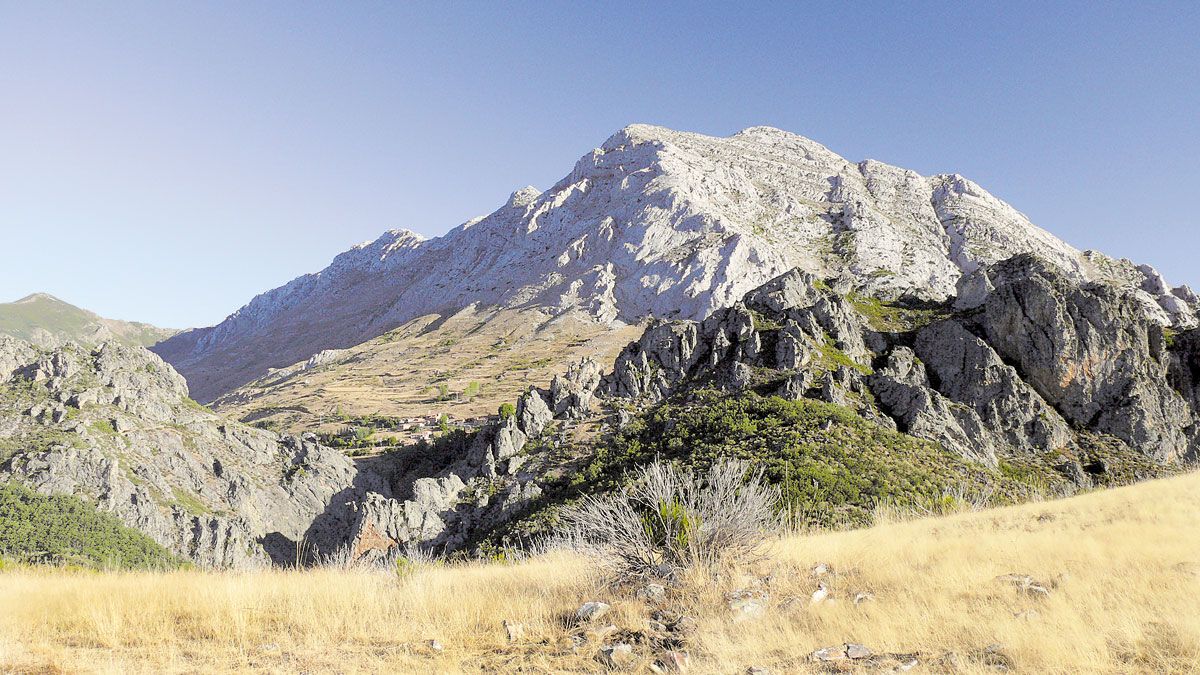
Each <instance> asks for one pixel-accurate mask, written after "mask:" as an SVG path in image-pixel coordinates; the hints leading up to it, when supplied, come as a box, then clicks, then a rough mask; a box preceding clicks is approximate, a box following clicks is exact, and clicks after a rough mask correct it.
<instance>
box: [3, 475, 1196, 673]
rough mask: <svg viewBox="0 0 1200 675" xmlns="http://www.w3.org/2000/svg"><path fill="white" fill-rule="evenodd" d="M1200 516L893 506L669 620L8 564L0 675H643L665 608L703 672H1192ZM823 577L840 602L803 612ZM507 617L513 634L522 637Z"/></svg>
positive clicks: (1129, 510) (480, 588) (460, 587)
mask: <svg viewBox="0 0 1200 675" xmlns="http://www.w3.org/2000/svg"><path fill="white" fill-rule="evenodd" d="M1198 514H1200V474H1194V473H1193V474H1189V475H1186V476H1182V477H1177V478H1172V479H1168V480H1159V481H1151V482H1147V483H1142V484H1140V485H1136V486H1131V487H1125V488H1120V489H1116V490H1107V491H1104V492H1098V493H1092V494H1086V495H1082V496H1078V497H1074V498H1071V499H1065V500H1059V501H1053V502H1045V503H1036V504H1026V505H1023V506H1017V507H1009V508H1003V509H993V510H987V511H982V512H973V513H972V512H968V513H963V514H959V515H950V516H946V517H940V518H928V519H923V520H915V521H911V522H904V521H902V522H888V520H889V518H890V516H889V515H888V514H887V513H881V514H880V515H881V516H882V517H883V519H884V520H883V523H882V524H878V525H876V526H875V527H872V528H870V529H864V530H856V531H852V532H838V533H823V534H810V535H801V536H789V537H785V538H784V539H782V540H780V541H779V542H778V543H777V544H776V545H774V546H773V548H772V551H771V553H770V556H769V558H768V559H767V560H766V561H765V562H764V563H763V564H762V565H761V566H759V567H757V568H756V569H754V570H751V571H750V572H752V574H753V576H743V577H741V578H738V579H730V580H727V581H726V582H724V583H721V584H714V585H711V586H707V587H704V588H703V589H702V590H685V591H680V592H679V593H678V594H673V595H670V596H668V599H667V600H666V602H665V605H664V606H663V607H661V608H659V607H656V606H655V605H654V604H653V603H652V601H648V600H644V599H640V598H637V597H634V596H633V594H632V593H630V592H629V591H623V590H620V589H613V588H611V587H606V586H605V585H603V584H602V583H601V582H600V580H599V579H598V578H597V576H596V574H595V573H594V571H593V570H592V569H591V568H590V567H589V566H588V564H587V562H586V561H584V560H582V559H579V558H574V557H569V556H564V555H561V554H551V555H548V556H544V557H540V558H535V559H533V560H529V561H526V562H520V563H517V564H511V563H508V564H479V563H475V564H460V565H452V566H449V567H447V566H442V565H423V566H422V565H418V566H417V567H416V568H415V570H413V571H410V573H408V574H406V575H405V576H403V577H401V578H399V579H397V577H396V575H395V573H394V572H363V571H347V570H338V569H328V568H327V569H319V570H310V571H304V572H295V571H275V572H260V573H257V574H252V575H240V574H239V575H233V574H221V573H206V572H197V571H191V572H173V573H167V574H148V573H137V574H123V575H98V576H97V575H88V576H79V575H74V574H69V573H67V574H64V573H62V572H58V571H54V570H35V569H11V568H10V569H8V570H6V571H3V572H0V617H3V618H4V620H3V621H0V670H11V671H16V672H43V671H45V672H49V671H56V672H58V671H66V672H90V671H92V670H93V669H94V668H95V666H96V664H97V663H103V664H105V665H106V667H107V668H110V669H112V670H116V671H120V672H152V671H153V672H180V671H186V672H194V671H203V672H244V671H248V670H256V671H276V670H279V671H284V670H286V671H309V672H322V671H333V670H337V671H341V672H385V671H389V672H418V671H420V672H445V673H457V672H464V673H474V672H516V671H530V672H578V673H585V672H604V668H603V666H601V665H600V663H599V662H598V661H597V655H598V654H599V653H600V650H601V647H602V646H603V645H605V644H611V643H612V642H615V641H617V640H624V641H628V642H631V643H632V644H634V645H635V647H634V651H633V657H634V660H633V665H632V666H631V669H632V670H633V671H635V672H646V670H645V669H646V668H647V667H648V666H649V664H650V663H651V662H652V661H654V660H655V658H656V657H657V656H658V655H659V654H660V653H661V650H662V649H663V648H662V647H658V648H657V649H656V648H655V647H654V645H657V644H660V643H659V642H658V640H660V639H661V638H660V637H658V636H659V634H658V633H657V632H656V631H657V630H658V628H657V627H656V626H655V624H654V623H653V619H652V617H653V616H656V614H655V612H656V611H663V610H665V611H666V612H667V613H671V612H674V613H676V615H678V614H682V615H684V616H687V617H689V618H688V621H689V622H690V623H691V624H692V625H694V626H695V628H694V630H693V631H692V632H691V633H690V637H688V638H687V641H686V643H684V644H683V645H682V646H676V647H675V648H676V649H678V650H680V651H683V652H686V653H687V655H688V660H689V662H690V664H691V671H692V672H702V673H708V672H714V673H745V672H748V668H750V667H757V668H760V669H769V672H772V673H809V672H812V673H822V672H831V670H833V671H834V672H844V671H846V670H859V669H862V668H863V667H864V666H861V665H858V664H855V663H852V662H848V661H842V662H822V661H817V660H814V659H813V658H812V657H811V656H810V655H811V654H813V653H814V652H817V651H818V650H821V649H823V648H826V647H830V646H840V645H842V644H844V643H857V644H862V645H864V646H866V647H867V648H868V649H869V650H871V652H872V653H873V654H874V656H873V657H872V658H871V659H870V660H869V661H868V662H867V663H868V666H866V667H869V666H870V665H874V667H875V668H876V669H878V670H880V671H882V672H887V671H888V669H889V668H893V667H897V666H901V667H903V666H906V665H909V666H910V667H911V664H912V663H913V662H914V660H915V663H916V666H915V668H916V670H914V671H913V672H960V673H984V672H996V670H997V669H998V668H997V666H1004V667H1005V669H1011V670H1014V671H1016V672H1037V673H1081V672H1086V673H1112V674H1114V675H1115V674H1118V673H1120V674H1125V673H1186V672H1195V670H1196V668H1197V667H1198V666H1200V622H1198V620H1197V614H1196V612H1195V598H1196V596H1197V594H1198V593H1200V541H1198V540H1197V539H1196V538H1195V537H1193V536H1188V533H1192V532H1196V531H1197V530H1200V515H1198ZM821 566H824V568H825V569H826V570H828V571H827V572H824V573H823V574H820V575H818V574H817V573H818V572H821ZM1013 573H1017V574H1028V575H1031V576H1032V577H1034V578H1036V579H1038V580H1044V581H1045V582H1046V583H1048V584H1050V586H1051V588H1050V590H1049V594H1048V595H1047V596H1046V597H1044V598H1039V597H1034V596H1032V595H1027V594H1023V593H1022V592H1020V591H1019V590H1018V589H1017V588H1014V587H1013V586H1012V585H1011V584H1010V583H1007V582H1005V581H1003V580H997V577H1000V576H1002V575H1009V574H1013ZM750 583H759V584H763V588H765V590H766V592H767V593H766V597H767V598H768V600H767V603H766V609H765V612H764V614H763V615H762V618H759V619H756V620H743V621H735V620H734V618H735V616H734V614H733V613H731V611H730V608H729V606H728V603H727V600H726V597H725V593H727V592H729V591H730V590H732V589H735V588H739V587H741V586H737V585H738V584H742V585H745V584H750ZM821 583H823V584H825V586H826V587H827V588H828V589H829V592H830V593H831V598H832V599H831V600H825V601H823V602H821V603H819V604H813V601H812V599H811V596H812V594H813V592H814V591H815V590H817V589H818V584H821ZM860 594H869V598H870V599H869V600H865V601H862V600H860V601H859V602H856V601H855V598H856V597H863V598H865V597H867V596H866V595H862V596H860ZM591 600H601V601H606V602H609V603H611V604H612V606H613V610H612V612H611V613H609V614H608V615H607V616H605V617H604V618H603V619H602V620H601V621H599V622H597V623H596V625H595V626H594V627H592V628H591V629H590V630H589V631H587V632H584V631H583V629H578V630H572V629H571V628H570V625H569V624H570V620H569V619H566V618H564V617H571V616H573V615H574V613H575V611H576V609H577V608H578V607H579V606H580V605H581V604H582V603H584V602H585V601H591ZM657 616H661V614H660V615H657ZM506 621H507V622H510V623H512V624H519V625H520V628H521V632H520V634H518V635H517V637H516V638H515V639H513V640H510V639H509V638H508V637H507V634H506V629H505V626H504V622H506ZM607 625H612V626H613V627H614V628H613V629H607V628H604V627H605V626H607ZM572 636H579V639H578V640H573V639H572ZM606 636H607V637H606ZM435 643H436V644H435ZM638 669H641V670H638ZM758 672H768V671H766V670H760V671H758Z"/></svg>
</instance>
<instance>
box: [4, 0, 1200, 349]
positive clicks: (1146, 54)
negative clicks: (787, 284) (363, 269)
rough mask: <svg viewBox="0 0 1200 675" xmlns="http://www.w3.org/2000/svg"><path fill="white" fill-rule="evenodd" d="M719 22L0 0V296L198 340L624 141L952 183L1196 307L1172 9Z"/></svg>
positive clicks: (926, 10) (493, 7) (420, 8)
mask: <svg viewBox="0 0 1200 675" xmlns="http://www.w3.org/2000/svg"><path fill="white" fill-rule="evenodd" d="M744 4H745V5H746V6H739V3H717V4H712V5H698V4H694V3H681V4H666V3H657V2H656V3H642V2H638V3H618V2H611V3H610V2H604V3H576V2H560V3H547V4H520V5H517V4H514V5H511V6H509V4H508V3H492V2H488V3H482V2H481V3H453V4H443V3H438V4H427V5H426V4H418V3H392V2H382V3H370V2H353V3H336V2H333V3H329V2H321V3H311V4H310V3H302V2H278V3H273V2H252V3H245V2H236V3H235V2H230V3H220V2H204V3H195V4H189V3H184V2H148V3H144V4H143V3H137V2H107V3H101V2H80V3H77V4H75V3H57V2H49V1H47V2H43V1H41V0H27V1H25V2H9V1H8V0H0V300H12V299H16V298H17V297H20V296H22V295H25V294H27V293H30V292H33V291H47V292H50V293H53V294H55V295H58V296H60V297H62V298H63V299H65V300H68V301H70V302H73V303H75V304H78V305H81V306H84V307H87V308H89V309H92V310H94V311H97V312H99V313H101V314H103V315H105V316H111V317H114V318H123V319H136V320H143V321H150V322H153V323H157V324H159V325H164V326H170V327H185V326H197V325H208V324H212V323H215V322H217V321H219V320H221V319H222V318H223V317H224V316H225V315H227V314H228V313H230V312H232V311H234V310H235V309H237V308H238V307H239V306H241V305H242V304H244V303H245V302H247V301H248V300H249V299H250V298H251V297H252V296H254V295H255V294H257V293H260V292H262V291H264V290H267V289H269V288H272V287H274V286H277V285H279V284H282V283H285V282H286V281H288V280H289V279H291V278H293V277H295V276H297V275H299V274H302V273H304V272H311V271H316V270H318V269H320V268H322V267H324V266H325V265H326V264H327V263H328V262H329V260H330V259H331V258H332V257H333V256H334V255H335V254H337V253H338V252H340V251H343V250H345V249H346V248H348V247H350V246H351V245H353V244H355V243H358V242H360V241H365V240H368V239H373V238H375V237H376V236H378V235H379V234H380V233H381V232H382V231H384V230H386V229H389V228H396V227H408V228H411V229H413V230H416V231H418V232H421V233H423V234H425V235H431V236H432V235H437V234H441V233H443V232H445V231H446V230H448V229H449V228H451V227H454V226H455V225H457V224H459V223H461V222H462V221H464V220H467V219H469V218H471V217H473V216H476V215H480V214H484V213H488V212H490V211H492V210H494V209H495V208H496V207H498V206H499V205H500V204H502V203H503V201H504V199H505V198H506V197H507V196H508V194H509V193H510V192H511V191H512V190H514V189H515V188H518V187H521V186H524V185H526V184H533V185H536V186H538V187H540V188H546V187H548V186H549V185H551V184H552V183H554V182H555V181H557V180H558V179H559V178H561V177H562V176H563V175H565V174H566V173H567V172H569V171H570V169H571V167H572V166H573V164H574V162H575V160H576V159H578V158H579V156H581V155H583V154H584V153H586V152H587V151H589V150H590V149H591V148H593V147H596V146H598V145H600V144H601V143H602V142H603V141H604V139H605V138H607V137H608V136H609V135H611V134H612V133H613V132H614V131H616V130H617V129H619V128H621V127H622V126H625V125H626V124H629V123H632V122H647V123H653V124H661V125H665V126H669V127H672V128H676V129H682V130H688V131H698V132H702V133H709V134H716V135H728V134H731V133H734V132H736V131H738V130H740V129H742V128H744V127H748V126H753V125H759V124H766V125H771V126H776V127H780V128H782V129H786V130H789V131H794V132H796V133H799V134H803V135H805V136H808V137H810V138H813V139H815V140H817V141H819V142H821V143H823V144H825V145H827V146H828V147H830V148H831V149H833V150H834V151H836V152H838V153H839V154H841V155H843V156H845V157H847V158H848V159H851V160H858V159H863V158H868V157H870V158H874V159H878V160H881V161H885V162H889V163H892V164H898V165H900V166H904V167H908V168H912V169H915V170H917V171H920V172H922V173H925V174H931V173H940V172H958V173H962V174H964V175H966V176H968V177H970V178H972V179H974V180H975V181H977V182H979V183H980V184H982V185H983V186H984V187H985V188H987V189H988V190H989V191H991V192H992V193H994V194H995V195H997V196H999V197H1000V198H1002V199H1005V200H1007V201H1009V202H1010V203H1012V204H1013V205H1014V206H1016V207H1017V208H1018V209H1020V210H1022V211H1024V212H1025V213H1026V214H1028V215H1029V216H1030V218H1031V219H1032V220H1033V221H1034V222H1035V223H1037V224H1039V225H1041V226H1043V227H1045V228H1047V229H1049V230H1050V231H1052V232H1054V233H1055V234H1058V235H1059V236H1061V237H1063V238H1065V239H1066V240H1068V241H1069V242H1071V243H1072V244H1075V245H1076V246H1079V247H1081V248H1097V249H1100V250H1103V251H1105V252H1107V253H1109V254H1112V255H1117V256H1124V257H1130V258H1133V259H1135V260H1138V261H1141V262H1149V263H1152V264H1154V265H1157V266H1158V267H1159V268H1160V269H1161V270H1162V271H1163V272H1164V273H1165V274H1166V275H1167V277H1168V279H1169V280H1170V281H1172V282H1174V283H1184V282H1186V283H1191V284H1193V285H1197V286H1200V270H1198V269H1197V266H1196V258H1197V254H1198V253H1200V217H1198V215H1197V191H1198V189H1200V38H1198V37H1197V36H1200V3H1197V2H1195V1H1194V0H1191V1H1188V2H1178V3H1153V2H1146V3H1124V4H1125V6H1124V7H1118V6H1116V3H1104V2H1085V3H1079V4H1073V3H1045V2H1036V3H1022V2H971V3H962V2H954V3H944V4H939V3H916V4H915V5H914V6H909V5H911V4H912V3H892V2H886V3H878V4H876V5H874V6H873V5H872V4H871V3H826V2H821V3H811V4H804V3H794V2H786V3H779V4H771V3H767V2H756V3H744ZM850 4H853V5H854V6H853V7H848V6H847V7H842V6H835V5H850Z"/></svg>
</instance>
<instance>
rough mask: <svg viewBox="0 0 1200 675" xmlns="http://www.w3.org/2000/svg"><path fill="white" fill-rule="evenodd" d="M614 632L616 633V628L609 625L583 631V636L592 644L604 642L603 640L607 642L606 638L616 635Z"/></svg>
mask: <svg viewBox="0 0 1200 675" xmlns="http://www.w3.org/2000/svg"><path fill="white" fill-rule="evenodd" d="M616 632H617V627H616V626H614V625H612V624H609V625H607V626H603V627H601V628H590V629H588V630H586V631H584V633H583V634H584V636H585V637H587V639H588V640H591V641H592V642H604V641H605V640H607V639H608V638H610V637H612V636H613V635H614V634H616Z"/></svg>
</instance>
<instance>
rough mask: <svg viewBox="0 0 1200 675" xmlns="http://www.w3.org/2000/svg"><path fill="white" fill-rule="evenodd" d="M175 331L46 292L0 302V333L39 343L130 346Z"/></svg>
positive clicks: (162, 336) (155, 341)
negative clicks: (101, 313) (108, 315)
mask: <svg viewBox="0 0 1200 675" xmlns="http://www.w3.org/2000/svg"><path fill="white" fill-rule="evenodd" d="M176 332H177V331H174V330H170V329H167V328H158V327H156V326H151V325H150V324H146V323H139V322H135V321H118V320H116V319H105V318H104V317H101V316H98V315H96V314H93V313H92V312H89V311H87V310H85V309H80V308H79V307H76V306H74V305H72V304H70V303H67V302H63V301H62V300H59V299H58V298H56V297H54V296H52V295H48V294H46V293H34V294H33V295H29V296H26V297H24V298H21V299H20V300H17V301H16V302H8V303H0V333H2V334H5V335H11V336H12V337H15V338H18V339H20V340H25V341H27V342H32V343H34V344H37V345H41V346H56V345H58V344H61V343H63V342H68V341H73V342H80V343H83V344H96V343H100V342H104V341H106V340H116V341H117V342H121V343H123V344H127V345H130V346H138V347H149V346H150V345H153V344H155V343H157V342H160V341H162V340H165V339H166V338H168V337H170V336H172V335H174V334H175V333H176Z"/></svg>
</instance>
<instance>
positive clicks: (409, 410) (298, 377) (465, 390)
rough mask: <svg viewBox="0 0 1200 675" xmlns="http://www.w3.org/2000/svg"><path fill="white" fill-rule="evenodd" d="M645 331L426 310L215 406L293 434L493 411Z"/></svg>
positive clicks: (605, 357)
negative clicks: (370, 420) (378, 420)
mask: <svg viewBox="0 0 1200 675" xmlns="http://www.w3.org/2000/svg"><path fill="white" fill-rule="evenodd" d="M641 330H642V328H641V327H639V326H625V325H623V326H619V327H609V326H604V325H602V324H598V323H596V322H594V321H591V320H589V319H588V318H587V317H586V316H581V315H579V314H578V313H576V312H568V313H565V314H560V315H558V316H554V315H552V314H549V313H546V312H545V311H542V310H539V309H522V310H498V311H497V310H493V311H484V310H475V309H473V308H468V309H465V310H463V311H461V312H457V313H455V314H453V315H451V316H448V317H441V316H438V315H428V316H423V317H418V318H416V319H413V320H412V321H409V322H407V323H405V324H404V325H402V326H399V327H398V328H396V329H394V330H391V331H388V332H387V333H384V334H383V335H381V336H379V337H377V338H374V339H372V340H368V341H367V342H364V343H362V344H360V345H356V346H354V347H350V348H349V349H342V350H328V351H325V352H321V353H320V354H318V355H316V356H314V357H313V358H311V359H308V360H307V361H305V362H303V363H297V364H295V365H293V366H290V367H288V368H281V369H278V370H273V371H271V372H270V373H269V374H267V375H265V376H264V377H261V378H259V379H257V380H255V381H253V382H250V383H248V384H246V385H243V386H241V387H239V388H238V389H236V390H234V391H232V392H230V393H228V394H225V395H223V396H221V397H220V398H218V399H217V400H215V401H213V403H212V406H213V408H214V409H215V410H217V411H219V412H221V413H222V414H224V415H228V416H229V417H232V418H234V419H240V420H242V421H244V422H247V423H252V424H255V425H258V426H266V427H269V428H272V429H278V430H282V431H287V432H290V433H300V432H302V431H316V432H328V433H335V432H337V431H339V430H340V429H344V428H347V427H352V426H354V424H355V420H357V419H361V418H364V417H372V416H385V417H391V418H400V419H408V420H413V419H418V418H420V419H422V420H426V419H432V418H437V417H439V416H441V415H443V414H444V415H448V416H449V417H450V418H452V419H454V420H456V421H462V420H466V419H471V418H480V417H486V416H489V415H495V414H496V409H497V408H498V407H499V406H500V405H501V404H503V403H510V402H512V401H515V400H516V399H517V398H518V397H519V396H520V395H521V394H522V393H523V392H524V391H525V390H526V389H528V388H529V387H531V386H536V385H540V384H544V383H546V382H549V381H550V380H551V379H552V378H553V377H554V376H555V375H559V374H562V372H563V371H565V370H566V365H567V364H569V363H573V362H576V361H578V360H580V359H582V358H585V357H591V358H595V359H597V360H598V361H601V362H604V363H607V362H611V361H612V359H613V358H615V357H616V355H617V353H618V352H620V351H621V348H622V347H624V346H625V344H626V343H628V342H629V341H630V340H632V339H635V338H636V337H637V336H638V335H640V334H641ZM405 424H406V425H407V424H409V423H405ZM412 426H415V424H413V425H412ZM423 433H425V430H424V429H423V427H422V430H421V431H413V432H412V433H382V434H380V435H379V439H378V440H379V441H380V442H391V441H390V439H393V438H395V439H399V440H411V439H412V437H413V436H415V435H418V434H423ZM385 439H386V440H385Z"/></svg>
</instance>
